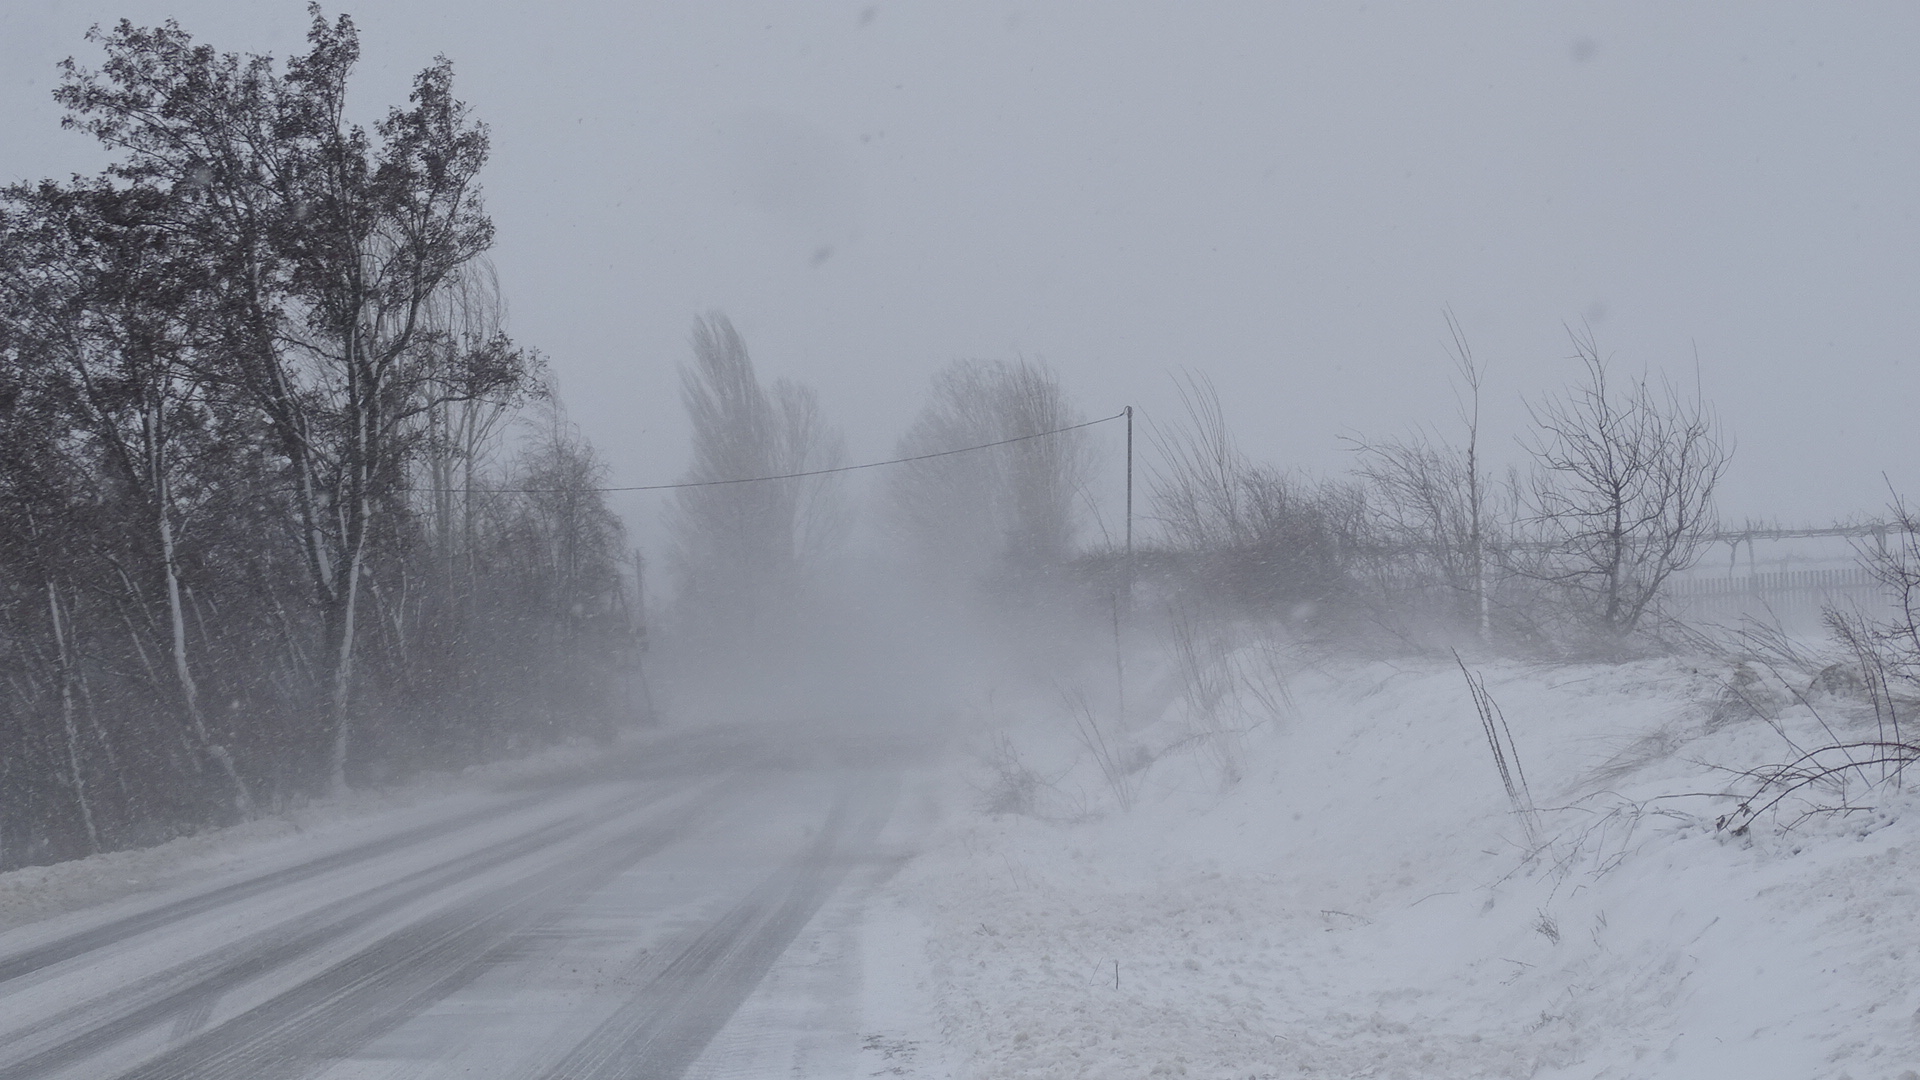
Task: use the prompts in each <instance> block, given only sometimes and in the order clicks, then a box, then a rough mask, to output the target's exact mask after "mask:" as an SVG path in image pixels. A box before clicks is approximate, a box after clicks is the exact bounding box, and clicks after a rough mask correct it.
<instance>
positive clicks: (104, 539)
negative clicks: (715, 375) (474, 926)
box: [0, 8, 630, 867]
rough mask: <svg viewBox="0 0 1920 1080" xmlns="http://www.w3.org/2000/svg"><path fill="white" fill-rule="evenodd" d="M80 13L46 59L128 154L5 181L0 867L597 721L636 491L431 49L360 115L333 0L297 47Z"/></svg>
mask: <svg viewBox="0 0 1920 1080" xmlns="http://www.w3.org/2000/svg"><path fill="white" fill-rule="evenodd" d="M92 40H93V41H94V42H95V44H97V45H98V46H99V47H100V48H101V49H103V50H104V52H105V62H104V64H102V66H101V67H100V68H98V69H97V70H90V69H87V68H84V67H81V66H79V65H77V64H74V63H73V62H71V61H70V62H69V63H68V64H67V65H66V68H65V71H64V75H63V79H62V81H61V84H60V86H59V88H58V90H57V92H56V96H57V99H58V100H59V101H60V103H61V104H62V105H63V106H65V108H66V109H67V113H68V118H67V124H68V126H69V127H73V128H76V129H79V130H82V131H85V132H87V133H90V134H92V135H93V136H95V137H96V138H97V139H98V140H99V141H100V142H101V143H102V144H103V145H104V146H105V147H106V148H107V149H108V150H109V151H110V152H111V153H112V154H113V155H114V163H113V164H112V165H111V167H109V168H108V169H107V170H106V171H105V172H104V173H102V174H100V175H98V176H92V177H75V178H73V179H72V180H70V181H43V182H41V183H38V184H32V185H27V184H21V185H16V186H13V187H10V188H7V189H6V190H5V192H4V196H3V197H0V447H4V453H0V867H6V866H12V865H18V864H20V863H23V862H28V861H44V860H46V859H50V858H57V857H63V856H69V855H73V854H81V853H85V852H86V851H89V850H99V849H103V848H107V847H114V846H124V845H127V844H132V843H140V842H144V841H149V840H153V839H159V838H163V837H164V836H166V835H168V834H170V833H173V832H177V831H180V830H182V829H191V828H194V827H198V826H200V825H204V824H207V823H209V822H215V821H219V820H225V819H230V818H233V817H236V816H244V815H247V814H250V813H252V812H254V811H255V809H256V808H257V807H259V806H261V805H263V804H272V803H274V802H277V801H282V800H285V799H287V798H291V797H297V796H299V795H301V794H303V793H306V792H310V791H313V790H316V789H318V788H323V787H327V786H333V787H340V786H343V785H346V784H348V783H349V782H353V781H355V780H357V779H362V778H375V777H379V776H381V775H384V774H387V773H390V772H392V771H394V770H405V769H409V768H413V767H417V766H418V765H420V764H423V763H425V762H428V761H446V760H472V759H476V758H478V757H480V756H483V755H486V754H488V753H497V752H500V751H501V750H503V749H505V748H506V747H508V746H509V745H512V744H515V743H517V742H523V741H527V740H540V739H547V738H551V737H553V736H555V735H559V734H563V733H565V732H567V731H570V730H578V729H580V728H581V727H582V726H583V725H584V726H587V727H596V726H597V727H604V725H605V724H606V723H607V722H608V719H609V717H610V715H611V713H610V711H609V710H610V709H611V708H612V702H611V700H610V698H609V695H610V694H611V692H612V690H611V687H612V685H613V679H614V678H615V675H616V669H617V667H618V665H619V663H621V662H622V659H621V657H620V655H619V654H620V652H621V650H622V649H623V648H624V645H623V644H622V643H623V642H624V641H628V640H630V638H629V637H628V635H626V632H625V629H624V626H625V620H624V619H623V618H622V617H621V615H620V612H621V611H622V610H623V609H622V607H621V604H622V601H623V599H624V594H622V592H621V589H620V578H619V573H618V562H619V559H620V557H621V554H620V553H621V550H622V547H623V544H622V542H621V540H620V527H619V524H618V522H617V521H616V520H615V519H614V518H613V517H612V516H611V515H610V514H609V513H608V512H607V510H606V508H605V506H604V505H603V504H602V503H601V501H600V496H599V494H598V493H597V492H595V491H593V490H592V488H593V486H594V484H595V481H596V479H597V477H598V474H599V466H598V465H597V463H596V462H595V461H594V459H593V456H592V453H591V450H590V449H589V448H588V447H587V446H585V444H584V443H582V442H581V441H580V440H579V439H578V438H577V437H576V436H574V435H573V434H571V430H570V428H569V427H568V426H567V425H566V424H565V422H564V418H563V416H562V414H560V413H559V412H558V407H557V405H556V404H555V403H553V402H552V401H551V396H550V393H549V392H548V389H547V387H546V385H545V383H544V381H543V379H542V374H541V369H540V364H539V362H538V358H537V357H536V356H535V355H533V354H531V353H529V352H528V351H526V350H524V349H521V348H519V347H517V346H516V345H515V344H514V343H513V342H512V341H511V340H510V339H508V338H507V336H506V335H505V334H504V332H503V331H502V329H501V325H500V324H501V319H500V307H501V304H500V298H499V294H498V289H497V286H496V285H495V283H494V282H493V279H492V277H491V274H490V273H489V272H488V270H487V268H486V265H485V263H484V261H483V253H484V252H485V250H486V249H487V247H488V246H489V244H490V242H491V239H492V224H491V222H490V221H489V219H488V218H487V216H486V214H485V212H484V210H483V208H482V206H481V202H480V191H479V186H478V182H477V177H478V174H479V171H480V169H481V167H482V165H483V164H484V162H485V160H486V157H487V136H486V129H485V128H484V127H483V126H481V125H479V124H477V123H475V122H474V121H473V120H472V119H471V118H470V117H469V116H468V115H467V110H466V107H465V106H464V105H463V104H461V103H460V102H459V101H458V100H457V99H455V98H454V96H453V93H452V73H451V69H450V67H449V65H448V64H447V63H446V62H445V61H444V60H442V61H439V62H436V63H435V64H434V65H433V66H432V67H429V68H428V69H426V70H425V71H423V72H421V73H420V75H419V76H418V77H417V78H416V79H415V81H414V86H413V91H412V94H411V96H410V99H409V101H408V103H407V104H406V105H405V106H404V107H396V108H393V109H391V110H390V111H389V112H388V113H387V115H386V116H385V118H384V119H382V120H381V121H380V122H379V123H377V124H376V125H375V126H374V128H373V130H372V131H371V132H369V131H367V130H365V129H363V128H361V127H358V126H356V125H353V124H351V123H349V122H348V120H347V119H346V115H345V104H344V103H345V97H346V89H347V82H348V77H349V74H350V72H351V70H352V68H353V66H354V63H355V60H356V59H357V56H358V40H357V37H356V34H355V31H354V28H353V26H352V24H351V22H349V21H348V20H347V19H346V18H344V17H342V18H340V19H338V20H335V21H332V22H329V21H327V20H326V19H324V18H323V17H322V16H321V15H320V13H319V11H318V9H317V8H315V9H313V14H312V25H311V31H310V33H309V35H308V41H309V46H310V48H309V50H308V52H307V53H306V54H305V55H302V56H300V57H297V58H295V59H293V60H292V61H290V62H288V63H287V64H286V65H285V66H284V68H279V67H277V66H276V65H275V64H274V63H273V62H272V61H271V60H269V59H267V58H264V57H254V56H239V55H235V54H228V53H219V52H216V51H215V50H213V49H211V48H210V47H208V46H205V45H202V44H199V43H197V42H195V41H193V40H192V39H191V38H190V37H189V36H188V35H187V34H186V33H185V32H184V31H182V30H181V29H180V28H179V27H178V26H176V25H174V24H172V23H168V24H166V25H164V26H161V27H157V28H139V27H135V26H133V25H131V24H128V23H122V24H120V25H119V26H118V27H117V28H115V29H113V30H111V31H105V32H101V31H96V32H95V34H94V35H93V38H92ZM529 406H532V407H533V412H535V413H539V414H540V415H541V416H543V417H545V422H544V423H540V424H535V425H532V427H533V429H534V430H533V433H532V434H531V435H530V436H529V437H528V438H527V439H525V440H523V441H524V443H525V447H524V449H523V450H522V451H521V453H520V454H519V455H518V457H517V458H514V459H512V460H507V459H505V457H504V454H503V452H502V450H501V448H502V447H503V446H504V445H506V443H507V442H508V441H509V439H508V437H509V435H510V429H512V428H514V426H515V425H514V421H515V419H516V418H517V417H520V416H522V415H523V414H525V413H526V412H527V410H528V407H529ZM496 458H500V459H499V460H496ZM561 658H565V663H566V665H569V666H568V667H567V670H565V671H562V670H560V665H559V663H558V662H559V661H560V660H561ZM550 661H551V662H550Z"/></svg>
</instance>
